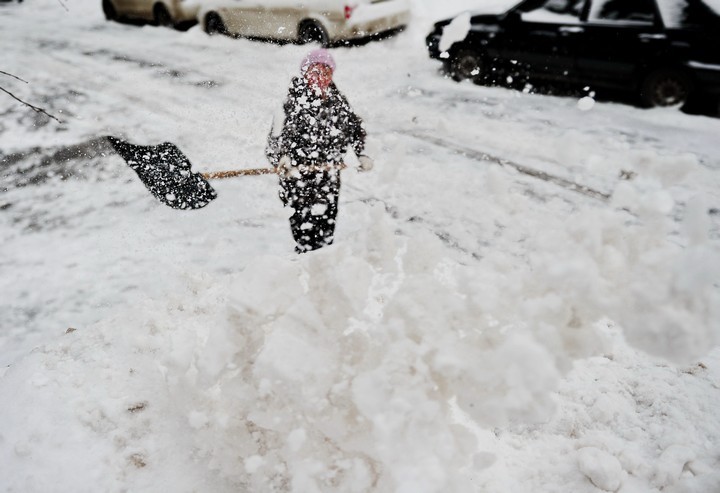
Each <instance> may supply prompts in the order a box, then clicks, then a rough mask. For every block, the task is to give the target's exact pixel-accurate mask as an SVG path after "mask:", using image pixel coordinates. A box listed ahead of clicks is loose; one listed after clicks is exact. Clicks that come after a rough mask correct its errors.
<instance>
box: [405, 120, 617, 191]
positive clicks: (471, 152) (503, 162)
mask: <svg viewBox="0 0 720 493" xmlns="http://www.w3.org/2000/svg"><path fill="white" fill-rule="evenodd" d="M398 133H400V134H403V135H408V136H410V137H413V138H416V139H420V140H422V141H423V142H429V143H431V144H433V145H436V146H439V147H443V148H446V149H450V150H452V151H454V152H455V153H458V154H462V155H463V156H465V157H468V158H470V159H473V160H475V161H482V162H491V163H495V164H498V165H500V166H503V167H505V166H507V167H510V168H513V169H515V170H517V171H518V172H519V173H522V174H524V175H527V176H531V177H533V178H537V179H539V180H543V181H545V182H548V183H553V184H555V185H558V186H559V187H562V188H564V189H566V190H569V191H571V192H576V193H579V194H582V195H585V196H587V197H591V198H593V199H598V200H601V201H603V202H607V201H608V199H609V198H610V196H611V194H609V193H606V192H601V191H599V190H595V189H594V188H591V187H588V186H586V185H581V184H579V183H577V182H574V181H572V180H568V179H566V178H562V177H560V176H557V175H553V174H550V173H548V172H546V171H540V170H537V169H535V168H532V167H530V166H526V165H523V164H518V163H515V162H513V161H509V160H507V159H503V158H500V157H497V156H493V155H491V154H488V153H486V152H483V151H478V150H475V149H471V148H469V147H464V146H460V145H458V144H455V143H453V142H450V141H447V140H443V139H440V138H438V137H433V136H431V135H427V134H422V133H418V132H411V131H406V130H400V131H398Z"/></svg>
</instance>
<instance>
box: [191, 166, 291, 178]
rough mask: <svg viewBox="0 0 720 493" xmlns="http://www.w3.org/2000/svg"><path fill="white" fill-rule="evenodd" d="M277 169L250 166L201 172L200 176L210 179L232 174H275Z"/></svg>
mask: <svg viewBox="0 0 720 493" xmlns="http://www.w3.org/2000/svg"><path fill="white" fill-rule="evenodd" d="M275 174H277V170H276V169H275V168H250V169H236V170H232V171H214V172H212V173H203V174H202V177H203V178H205V179H206V180H212V179H213V178H232V177H233V176H254V175H275Z"/></svg>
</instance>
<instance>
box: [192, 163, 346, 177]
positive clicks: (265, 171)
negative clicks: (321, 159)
mask: <svg viewBox="0 0 720 493" xmlns="http://www.w3.org/2000/svg"><path fill="white" fill-rule="evenodd" d="M345 168H347V165H346V164H345V163H340V164H325V165H319V166H308V167H307V168H305V170H306V171H315V172H317V171H331V170H333V169H337V170H341V169H345ZM277 174H278V169H277V168H248V169H235V170H231V171H214V172H211V173H202V177H203V178H205V179H206V180H212V179H215V178H218V179H220V178H232V177H234V176H255V175H277Z"/></svg>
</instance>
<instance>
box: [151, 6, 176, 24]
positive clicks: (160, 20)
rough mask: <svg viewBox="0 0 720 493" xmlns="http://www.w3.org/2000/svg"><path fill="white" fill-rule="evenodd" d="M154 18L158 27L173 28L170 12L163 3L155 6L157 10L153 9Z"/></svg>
mask: <svg viewBox="0 0 720 493" xmlns="http://www.w3.org/2000/svg"><path fill="white" fill-rule="evenodd" d="M153 18H154V19H155V24H157V25H158V26H162V27H171V26H172V25H173V20H172V17H171V16H170V12H168V9H167V7H165V6H164V5H163V4H161V3H159V4H157V5H155V8H154V9H153Z"/></svg>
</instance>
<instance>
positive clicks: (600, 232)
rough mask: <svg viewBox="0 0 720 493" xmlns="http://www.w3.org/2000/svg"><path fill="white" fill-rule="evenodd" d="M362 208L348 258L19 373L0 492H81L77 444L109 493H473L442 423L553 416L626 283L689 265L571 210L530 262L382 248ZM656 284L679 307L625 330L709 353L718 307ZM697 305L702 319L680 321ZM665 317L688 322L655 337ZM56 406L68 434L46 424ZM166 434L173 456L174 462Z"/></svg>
mask: <svg viewBox="0 0 720 493" xmlns="http://www.w3.org/2000/svg"><path fill="white" fill-rule="evenodd" d="M502 180H503V177H502V176H500V175H498V176H495V177H494V178H493V180H491V181H490V182H489V183H488V186H489V187H491V188H492V190H494V193H495V196H496V197H495V198H497V199H498V200H499V201H506V202H507V203H503V204H502V205H503V206H504V207H507V208H508V209H509V210H511V211H512V210H515V209H514V208H515V207H522V206H523V204H522V196H521V195H520V194H516V193H514V192H513V191H511V190H508V189H506V188H505V187H504V186H503V183H502ZM517 210H518V211H519V209H517ZM367 213H368V214H369V217H368V218H367V219H366V222H367V223H369V224H372V227H370V228H369V229H367V230H365V231H360V232H358V233H356V237H355V238H353V239H351V241H348V242H344V243H343V244H342V245H337V246H334V247H331V248H327V249H323V250H320V251H318V252H315V253H312V254H308V255H304V256H301V257H291V258H281V257H277V256H267V257H262V258H258V259H256V261H255V262H254V263H253V264H252V266H249V267H247V268H245V270H244V271H242V272H240V273H238V274H236V275H233V276H227V277H220V278H214V277H210V276H199V277H194V278H190V279H188V291H187V292H175V293H171V294H169V295H168V297H167V298H166V301H163V302H154V301H152V300H146V301H145V302H144V303H143V302H141V303H139V306H133V307H132V308H131V309H129V310H128V311H127V313H124V314H122V315H120V316H118V317H117V318H115V319H112V320H107V321H106V322H104V323H102V324H100V325H99V326H97V327H95V328H94V329H93V330H92V331H91V330H87V329H85V330H78V331H74V332H71V333H69V334H67V335H64V336H63V337H62V338H61V340H60V341H58V342H55V343H52V344H49V345H47V346H45V347H44V348H42V349H40V350H38V351H36V352H35V353H34V354H32V355H31V356H30V357H28V358H27V359H25V360H24V361H22V362H21V363H20V364H18V365H16V366H14V367H11V368H10V369H9V370H8V371H7V374H6V375H5V376H4V378H3V379H2V380H1V381H0V392H1V393H2V394H4V395H16V396H17V397H18V399H17V401H16V402H15V403H14V404H13V405H12V406H10V407H6V408H5V409H4V413H5V416H4V417H3V420H2V421H3V425H4V426H3V432H2V439H1V440H0V458H2V462H3V463H4V464H12V467H13V469H14V470H15V471H17V474H14V475H13V476H12V477H11V478H7V479H6V482H7V481H9V482H10V483H9V484H10V487H11V488H12V487H15V488H16V489H19V490H25V491H43V490H45V489H46V487H47V486H48V485H49V484H53V485H54V486H55V485H60V486H62V489H64V490H71V489H77V490H82V488H81V487H80V486H81V485H82V484H87V481H88V478H87V477H82V478H81V477H78V476H75V475H65V474H62V473H61V472H59V471H60V469H61V468H62V467H66V468H70V469H71V470H72V469H73V468H76V467H78V464H77V463H75V459H73V458H72V457H71V455H72V454H75V453H79V452H78V451H77V450H75V449H76V448H80V447H82V446H83V445H82V444H83V443H88V442H90V443H96V447H95V448H94V449H93V454H94V455H96V457H93V458H91V462H98V464H97V466H98V467H108V466H107V465H104V466H102V465H101V464H110V465H111V466H110V467H117V468H120V469H122V470H123V471H125V473H123V474H118V475H117V476H115V477H112V476H109V477H103V478H100V477H96V478H93V481H95V480H96V481H98V483H97V484H95V486H97V485H104V486H106V487H107V489H113V488H115V487H118V486H119V485H126V484H130V483H134V484H135V485H136V486H137V487H139V488H142V487H143V481H151V478H152V477H154V478H156V480H157V478H158V477H163V476H164V475H166V474H167V475H172V474H174V472H173V471H177V470H178V468H179V467H180V468H190V469H194V470H199V471H200V472H197V474H201V475H202V476H209V477H211V478H213V480H217V481H220V482H222V483H223V484H226V485H228V484H229V485H234V486H235V487H243V488H247V489H248V490H250V491H269V490H272V489H273V488H274V489H278V490H285V489H287V490H289V491H298V492H310V491H358V492H360V491H371V490H372V491H407V492H441V491H469V490H470V488H471V483H470V481H471V477H472V474H476V473H477V471H478V470H481V469H482V468H483V467H487V466H489V465H490V464H492V463H493V462H494V460H495V459H494V457H495V456H494V455H493V453H490V452H488V451H484V450H482V449H481V448H479V447H478V443H477V442H476V441H475V439H474V438H472V437H473V435H472V433H470V432H469V431H468V429H467V428H466V427H465V426H463V425H461V424H460V421H458V419H456V418H453V416H455V411H454V409H455V408H457V409H458V410H460V411H461V412H462V413H464V414H465V415H466V416H467V417H469V419H471V420H472V421H473V422H474V423H478V424H480V425H481V426H483V427H491V426H504V425H508V424H511V423H513V422H533V421H539V420H543V419H547V418H548V417H550V416H551V415H552V412H553V410H554V404H553V401H552V399H551V393H552V391H553V390H555V389H556V388H557V386H558V384H559V381H560V376H561V374H562V373H564V372H565V371H566V370H567V369H569V368H570V366H571V362H572V361H573V359H574V358H577V357H581V356H586V355H589V354H594V353H598V352H599V351H601V350H602V349H603V348H605V347H607V341H606V340H605V339H604V336H603V335H602V333H601V331H600V330H598V328H599V326H600V325H599V324H598V323H597V321H598V318H600V317H601V316H602V315H603V314H604V313H605V312H604V310H605V309H606V308H607V307H610V308H612V309H615V310H617V314H618V316H619V318H623V317H625V316H627V315H628V313H635V309H634V308H633V309H628V310H626V311H624V310H622V308H623V306H624V305H623V304H624V303H630V304H632V302H633V301H634V298H633V297H636V298H637V295H638V293H637V292H636V290H637V286H636V285H635V284H634V282H635V281H634V280H633V277H634V276H642V275H643V272H644V270H645V269H658V268H662V264H663V263H667V264H668V265H675V261H674V260H675V257H678V256H679V257H680V258H682V257H683V255H685V254H686V252H685V251H683V250H682V249H681V248H679V247H677V248H670V247H667V246H666V245H664V244H663V241H661V240H660V238H659V237H658V236H657V235H656V234H655V233H654V231H655V230H654V228H653V227H650V226H648V227H647V228H629V229H625V228H624V226H623V224H622V222H619V221H618V217H613V214H620V215H621V217H624V215H625V214H626V213H624V212H617V211H616V212H612V211H609V212H608V211H606V212H588V211H585V212H582V213H581V214H579V215H578V217H577V219H578V220H577V222H576V223H575V224H571V225H564V227H563V228H560V227H559V224H558V225H555V224H553V223H552V222H550V224H549V228H548V229H547V230H546V231H545V232H543V233H541V234H539V235H538V237H537V238H534V239H532V242H533V243H534V244H536V245H537V249H533V248H530V249H529V250H530V251H535V252H536V253H534V254H532V255H530V256H529V258H528V262H527V263H523V262H518V261H517V260H516V259H513V258H512V257H510V256H508V255H505V254H503V252H499V251H493V252H490V253H488V255H487V256H486V257H485V258H484V259H483V260H482V261H481V262H479V263H478V264H477V265H470V266H468V265H461V264H459V263H458V262H456V261H451V260H449V259H448V258H447V257H446V256H445V255H444V253H443V252H444V246H443V244H442V243H441V241H440V240H439V239H437V238H436V237H435V236H434V235H431V234H429V233H425V234H422V233H418V234H413V235H411V236H407V237H403V236H398V235H395V232H394V227H393V222H392V221H391V220H390V219H389V217H388V215H387V214H386V212H385V210H384V208H382V207H379V206H377V207H374V208H370V209H369V210H368V211H367ZM653 226H654V225H653ZM634 229H637V231H634ZM700 244H701V245H703V243H702V242H700ZM349 245H354V246H352V247H351V246H349ZM553 247H554V249H553ZM552 252H555V254H553V253H552ZM641 253H642V254H643V255H646V256H648V257H649V260H647V261H643V260H641V259H639V258H637V257H638V256H640V254H641ZM706 253H707V252H706ZM716 253H717V252H714V254H716ZM558 255H559V256H560V257H561V258H562V259H563V260H562V262H560V261H558V258H557V256H558ZM661 260H662V261H663V262H661ZM668 272H669V274H668V279H669V280H670V281H671V285H670V288H671V289H681V288H682V289H684V291H680V294H681V296H677V295H676V298H665V297H664V296H665V290H664V289H660V290H659V292H658V293H653V292H652V291H651V290H650V295H647V294H645V293H642V294H643V296H645V297H646V298H647V299H648V301H653V302H656V303H658V305H659V306H660V307H661V308H660V311H659V312H657V313H659V316H658V317H657V318H654V317H656V315H655V312H652V311H648V312H642V313H643V314H644V316H643V318H642V321H643V323H642V324H638V325H637V326H634V325H630V327H629V330H628V333H629V334H631V335H632V334H635V336H636V337H635V338H636V339H637V340H639V341H644V342H645V343H648V345H649V346H650V347H652V348H653V349H657V348H658V347H661V348H662V349H665V350H666V351H667V352H668V353H670V352H671V351H670V349H672V350H673V351H675V352H673V353H672V354H674V355H675V356H678V355H680V354H682V355H683V356H687V355H689V354H692V353H693V352H697V351H702V350H703V349H704V348H706V347H707V344H708V343H709V342H716V339H714V340H712V341H711V338H712V337H716V335H717V334H714V333H711V332H710V330H709V328H710V327H711V325H710V321H711V320H712V316H714V315H713V314H717V311H713V310H717V299H716V298H712V297H708V296H709V294H711V293H708V292H703V291H702V289H700V287H701V286H703V282H701V281H698V280H695V281H694V282H686V281H683V282H679V280H678V279H676V277H673V275H672V273H673V269H668ZM622 280H624V281H625V282H624V283H623V282H622ZM680 280H682V279H680ZM675 281H678V282H675ZM638 282H639V281H638ZM703 293H704V296H703ZM683 294H684V295H690V294H693V296H694V297H695V302H696V304H695V305H693V304H687V301H688V300H687V298H686V297H685V296H684V295H683ZM648 296H649V298H648ZM643 299H645V298H643ZM698 304H700V305H702V306H704V307H705V308H706V310H705V311H702V310H701V311H699V313H695V312H694V311H691V310H692V309H694V308H695V309H696V308H697V307H698V306H699V305H698ZM641 308H643V309H644V308H647V307H646V306H644V305H641ZM663 310H672V311H673V312H674V313H682V315H683V316H684V317H687V318H686V319H688V320H692V321H693V323H692V324H679V325H677V326H676V325H675V324H674V323H673V322H675V320H673V319H671V320H669V321H667V322H666V323H664V324H660V323H661V322H662V321H663V318H664V315H665V314H666V312H664V311H663ZM703 316H709V317H711V318H710V319H709V320H703V319H702V317H703ZM693 317H695V318H693ZM715 320H716V318H715ZM632 321H634V319H633V320H632ZM657 324H659V325H657ZM694 328H701V329H703V328H704V330H699V331H697V333H696V332H694V331H693V329H694ZM668 331H669V336H668V335H667V333H668ZM648 334H653V335H656V336H659V340H658V341H656V340H651V339H650V338H649V337H648ZM668 337H669V339H668ZM676 338H677V339H676ZM681 339H682V340H683V341H690V342H686V343H685V344H682V345H680V344H679V342H678V341H679V340H681ZM650 342H652V344H650ZM664 344H670V347H665V346H664ZM677 351H686V353H678V352H677ZM38 402H40V403H42V404H41V405H38V404H37V403H38ZM60 403H65V404H63V405H61V404H60ZM28 408H31V409H33V411H32V412H31V413H29V414H28V413H25V412H24V411H23V412H20V411H21V410H24V409H28ZM58 408H60V410H61V411H60V413H59V414H57V415H55V417H54V418H53V419H57V420H58V421H60V422H63V423H64V426H62V427H58V426H55V427H54V426H52V425H51V424H48V423H50V422H52V420H50V421H48V416H47V413H48V412H52V411H53V410H55V409H58ZM158 434H166V435H167V436H174V435H178V437H179V438H178V440H179V441H180V443H181V444H182V445H181V446H179V445H177V444H176V445H175V446H174V447H173V448H172V451H171V452H166V451H164V448H163V445H162V443H163V440H157V439H156V438H154V437H156V436H157V435H158ZM88 435H89V437H88ZM58 449H59V450H58ZM598 453H599V452H595V451H592V450H586V451H585V452H583V453H582V454H581V455H580V458H579V461H580V462H579V468H580V470H581V471H583V472H584V474H586V475H587V476H588V477H589V478H590V480H591V481H593V482H594V483H595V484H596V485H598V486H602V487H603V488H610V489H611V490H612V488H614V487H615V486H616V482H617V481H616V480H617V474H615V472H616V471H615V469H617V464H616V463H615V461H613V460H612V459H610V458H604V459H603V460H601V461H599V462H598V461H596V460H595V459H596V458H597V457H596V456H597V455H598ZM67 454H70V455H67ZM168 454H170V455H173V457H169V458H168V457H167V455H168ZM57 455H62V456H66V455H67V456H68V458H67V461H68V462H69V464H68V463H64V462H57V461H55V460H54V459H53V457H55V456H57ZM44 456H47V457H46V460H45V459H43V457H44ZM41 463H42V464H44V465H43V466H40V465H38V464H41ZM203 467H207V468H209V470H210V471H211V474H209V475H208V474H207V472H205V473H203V472H201V471H202V469H203ZM146 468H148V472H147V473H145V472H144V471H145V469H146ZM136 470H142V471H141V472H139V473H138V474H136V475H135V474H132V472H131V471H136ZM35 471H39V472H37V473H36V472H35ZM614 471H615V472H614ZM58 477H59V478H60V479H58ZM115 481H116V482H117V483H114V482H115ZM62 482H66V484H60V483H62ZM78 482H79V483H78ZM101 489H102V488H101Z"/></svg>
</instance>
